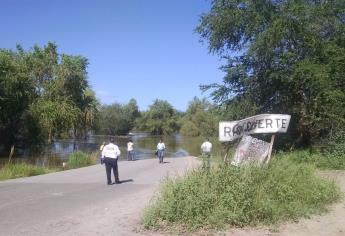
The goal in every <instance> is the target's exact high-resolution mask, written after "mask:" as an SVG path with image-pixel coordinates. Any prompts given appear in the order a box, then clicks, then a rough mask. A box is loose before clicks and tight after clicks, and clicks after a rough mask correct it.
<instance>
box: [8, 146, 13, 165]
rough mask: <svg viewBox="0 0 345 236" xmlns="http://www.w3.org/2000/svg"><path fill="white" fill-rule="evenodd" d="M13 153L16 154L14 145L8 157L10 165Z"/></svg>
mask: <svg viewBox="0 0 345 236" xmlns="http://www.w3.org/2000/svg"><path fill="white" fill-rule="evenodd" d="M13 153H14V145H12V147H11V151H10V155H9V156H8V164H10V163H11V161H12V156H13Z"/></svg>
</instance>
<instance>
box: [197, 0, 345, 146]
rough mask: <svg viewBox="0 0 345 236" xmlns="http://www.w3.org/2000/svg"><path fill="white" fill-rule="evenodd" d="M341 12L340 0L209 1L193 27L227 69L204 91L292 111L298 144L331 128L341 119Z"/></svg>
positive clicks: (227, 102) (344, 96)
mask: <svg viewBox="0 0 345 236" xmlns="http://www.w3.org/2000/svg"><path fill="white" fill-rule="evenodd" d="M344 14H345V2H344V1H343V0H334V1H316V0H315V1H313V0H302V1H273V0H271V1H256V0H247V1H237V0H236V1H235V0H214V1H212V8H211V10H210V12H209V13H208V14H204V15H203V16H202V17H201V21H200V24H199V26H198V27H197V29H196V30H197V32H199V33H200V35H201V37H202V38H204V39H206V40H207V41H208V42H209V49H210V52H212V53H218V54H219V55H220V56H221V57H224V58H226V59H227V60H228V63H227V64H226V65H225V66H224V67H223V70H224V71H226V73H227V74H226V76H225V77H224V80H223V83H222V84H211V85H206V86H202V89H204V90H207V89H211V90H212V94H211V96H212V97H213V99H214V100H215V101H216V102H218V103H219V104H221V105H222V106H225V107H231V106H233V105H236V104H237V105H240V106H241V105H248V104H253V108H254V109H253V110H251V109H249V113H251V112H253V111H255V110H256V111H257V112H266V113H287V114H291V115H292V123H291V125H290V131H291V132H290V133H291V135H292V137H293V139H292V140H296V143H299V144H302V145H309V144H311V142H312V141H313V140H317V139H318V138H320V137H322V136H325V135H328V134H330V133H331V132H332V130H334V129H336V128H341V127H343V125H344V122H345V110H344V109H343V107H344V105H345V93H344V91H345V83H344V82H345V79H344V78H345V71H344V69H343V68H345V60H344V59H345V38H344V33H345V27H344V23H345V18H344ZM232 115H233V114H232ZM241 116H242V117H241V118H243V117H245V114H241Z"/></svg>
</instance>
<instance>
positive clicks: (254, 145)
mask: <svg viewBox="0 0 345 236" xmlns="http://www.w3.org/2000/svg"><path fill="white" fill-rule="evenodd" d="M269 148H270V144H269V143H267V142H265V141H263V140H260V139H257V138H253V137H251V136H243V138H242V139H241V142H240V143H239V144H238V146H237V149H236V152H235V155H234V159H233V160H232V162H231V164H232V165H235V166H242V165H247V164H250V163H263V162H264V161H265V159H266V157H267V155H268V152H269Z"/></svg>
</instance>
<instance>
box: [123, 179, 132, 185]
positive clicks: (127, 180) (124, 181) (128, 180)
mask: <svg viewBox="0 0 345 236" xmlns="http://www.w3.org/2000/svg"><path fill="white" fill-rule="evenodd" d="M120 182H121V184H123V183H127V182H134V180H133V179H124V180H121V181H120Z"/></svg>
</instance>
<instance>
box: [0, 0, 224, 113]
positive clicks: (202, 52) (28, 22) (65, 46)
mask: <svg viewBox="0 0 345 236" xmlns="http://www.w3.org/2000/svg"><path fill="white" fill-rule="evenodd" d="M209 8H210V2H209V1H206V0H187V1H186V0H171V1H165V0H160V1H159V0H155V1H154V0H112V1H110V0H109V1H106V0H102V1H96V0H93V1H91V0H59V1H53V0H52V1H48V0H2V1H1V3H0V22H1V23H2V27H1V28H2V29H1V37H0V47H1V48H15V46H16V44H17V43H19V44H21V45H22V46H23V47H24V48H25V49H27V50H28V49H30V48H31V47H32V46H33V45H34V44H37V45H39V46H43V45H45V44H46V43H47V42H48V41H52V42H55V43H56V44H57V45H58V50H59V52H60V53H66V54H73V55H82V56H85V57H87V58H88V59H89V63H90V64H89V67H88V76H89V82H90V84H91V87H92V88H93V90H94V91H95V92H96V96H97V97H98V99H99V100H100V102H101V103H103V104H111V103H115V102H117V103H123V104H124V103H127V102H128V101H129V100H130V99H131V98H135V99H136V100H137V102H138V105H139V108H140V110H146V109H147V108H148V106H149V105H151V104H152V102H153V101H154V100H155V99H156V98H159V99H164V100H167V101H168V102H170V103H171V104H172V105H173V106H174V107H175V108H176V109H178V110H180V111H184V110H185V109H186V108H187V106H188V103H189V102H190V101H191V100H192V98H193V97H194V96H197V97H204V96H207V94H202V93H201V91H200V89H199V85H200V84H210V83H214V82H221V81H222V77H223V75H224V74H223V72H221V71H220V70H219V69H218V68H219V67H220V66H221V64H222V62H221V60H220V59H219V57H218V56H217V55H212V54H209V53H208V48H207V43H204V44H203V43H200V42H199V40H200V36H199V35H198V34H196V33H194V29H195V27H196V26H197V25H198V22H199V18H200V15H201V14H202V13H206V12H208V10H209Z"/></svg>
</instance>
